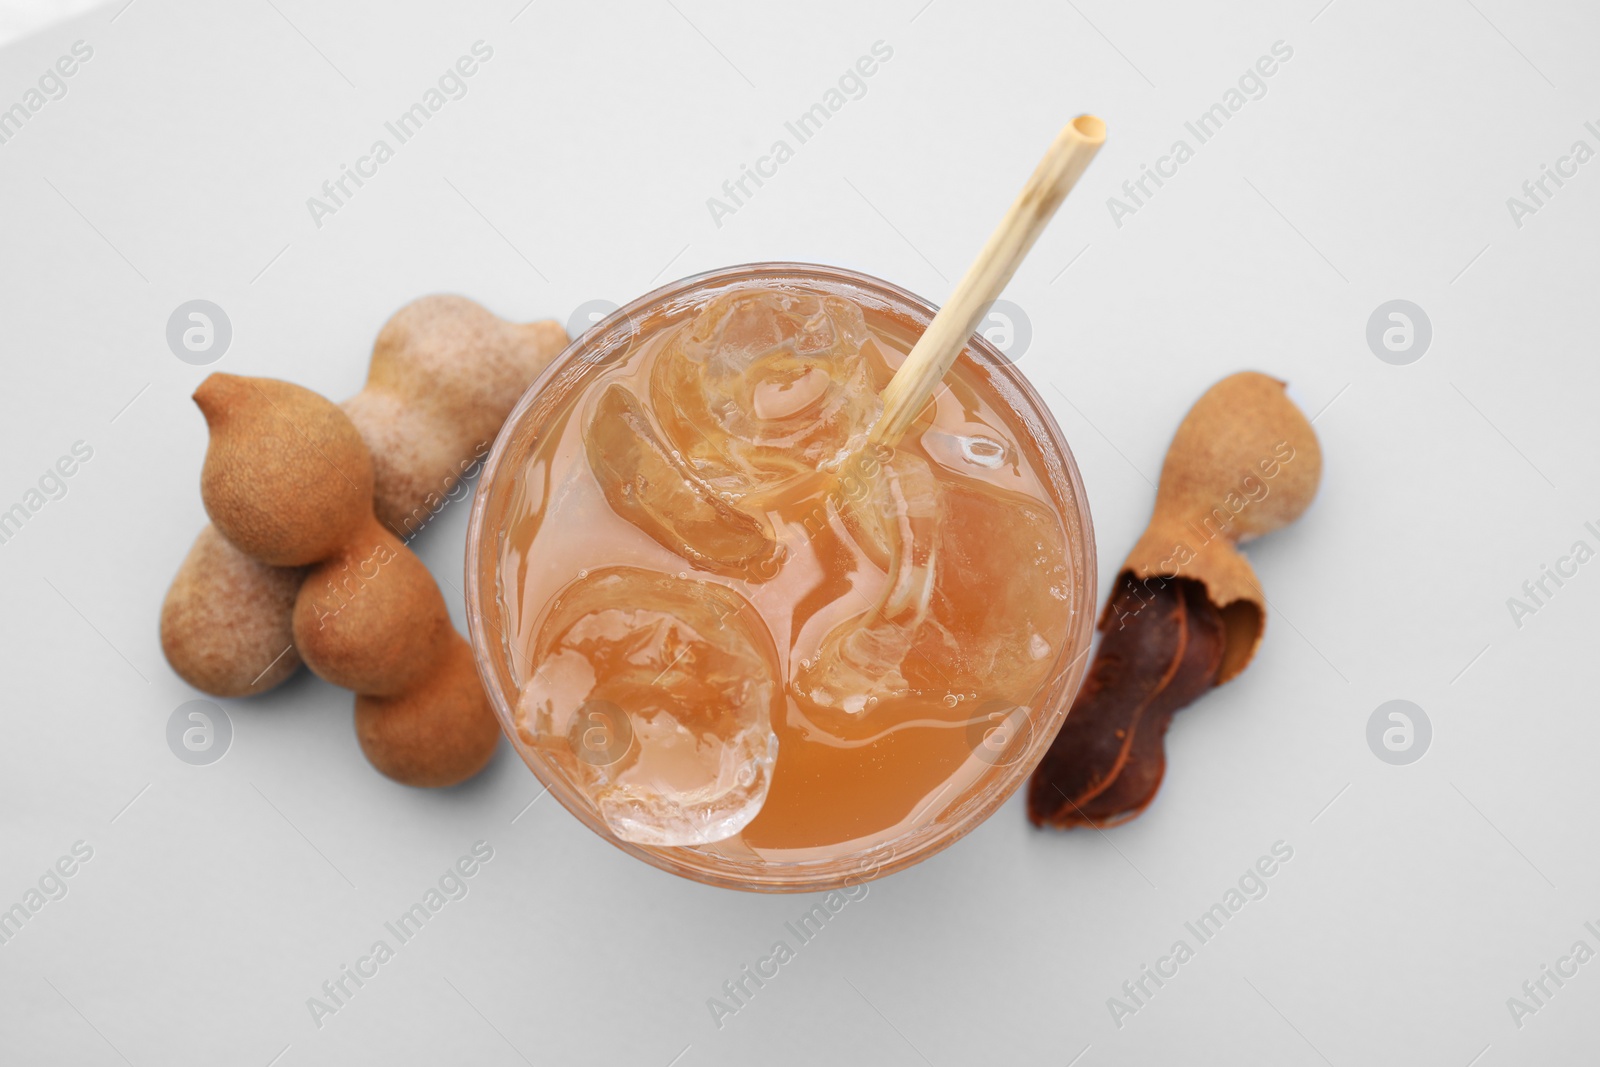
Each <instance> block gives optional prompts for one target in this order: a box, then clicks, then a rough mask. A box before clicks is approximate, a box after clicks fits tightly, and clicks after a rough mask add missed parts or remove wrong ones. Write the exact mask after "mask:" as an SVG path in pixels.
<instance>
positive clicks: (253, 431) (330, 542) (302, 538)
mask: <svg viewBox="0 0 1600 1067" xmlns="http://www.w3.org/2000/svg"><path fill="white" fill-rule="evenodd" d="M194 400H195V403H196V404H197V405H199V407H200V411H201V413H202V414H204V415H205V418H206V424H207V426H208V427H209V428H210V430H211V443H210V446H209V447H208V449H207V450H206V461H205V466H204V468H203V470H202V472H201V477H200V493H201V496H202V498H203V499H204V500H205V505H206V512H207V514H209V515H210V516H211V522H212V525H213V526H215V527H216V529H217V531H218V532H219V533H220V534H222V536H224V537H226V538H227V539H228V541H229V542H230V543H232V544H233V545H234V546H235V547H236V548H238V549H239V550H240V551H242V552H244V553H245V554H246V555H248V556H251V557H252V558H254V559H257V560H259V561H261V562H263V563H268V564H271V565H273V566H279V567H306V568H308V569H307V571H306V574H305V580H304V581H303V582H302V584H301V586H300V589H299V592H298V593H297V594H296V596H295V600H294V607H293V612H292V616H291V619H292V621H291V627H292V631H293V636H294V645H295V648H296V649H298V650H299V653H300V657H301V658H302V659H303V660H304V661H305V663H306V665H307V666H309V667H310V668H311V670H312V671H313V672H315V673H316V674H317V675H318V676H319V677H321V678H324V679H326V680H327V681H330V682H332V683H333V684H335V685H338V686H342V687H344V688H346V689H351V690H354V691H355V692H356V694H357V696H356V734H357V737H358V738H359V739H360V742H361V748H362V751H363V752H365V753H366V756H367V758H368V759H369V760H370V761H371V762H372V764H373V765H374V766H375V767H377V768H378V769H379V770H380V771H382V772H383V773H384V774H387V775H389V776H390V777H391V778H395V779H397V780H400V781H403V782H406V783H408V784H412V785H423V786H443V785H452V784H454V783H456V782H459V781H462V780H464V779H466V778H469V777H471V776H472V775H473V774H476V773H477V772H478V771H479V770H480V769H482V767H483V765H484V764H485V763H487V762H488V760H489V757H490V756H491V755H492V754H493V753H494V748H495V743H496V742H497V741H498V739H499V735H500V730H499V724H498V723H497V721H496V720H495V717H494V714H493V713H492V712H491V711H490V709H489V706H488V702H487V700H486V698H485V696H484V694H483V690H482V688H481V686H480V685H479V683H478V677H477V669H476V666H475V664H474V662H473V658H472V652H471V650H470V649H469V648H468V646H467V643H466V641H465V640H464V639H463V638H462V637H461V635H460V634H458V633H456V631H455V629H454V628H453V627H452V626H451V625H450V615H449V612H448V610H447V609H446V607H445V602H444V597H443V596H442V595H440V593H439V587H438V586H437V585H436V584H435V583H434V581H433V576H432V575H431V574H429V573H428V569H427V568H426V567H425V566H423V564H422V561H421V560H419V559H418V558H417V557H416V556H415V555H414V554H413V553H412V552H411V550H410V549H408V548H406V546H405V545H404V544H403V543H402V542H401V541H400V539H399V538H398V537H396V536H395V535H394V534H393V533H391V532H390V531H389V530H387V529H385V528H384V527H383V525H382V524H381V523H379V522H378V519H377V515H376V514H375V513H374V511H373V506H372V487H373V482H374V478H375V474H374V469H373V462H372V456H371V453H370V452H369V451H368V449H367V446H366V444H365V443H364V442H363V441H362V440H361V435H360V433H359V432H357V430H356V428H355V425H354V424H353V423H352V422H351V421H350V419H349V417H348V416H346V415H345V414H344V412H342V411H340V410H339V408H338V407H337V406H336V405H334V404H333V403H332V402H331V401H329V400H326V399H324V398H322V397H320V396H318V395H317V394H316V393H313V392H312V391H311V390H309V389H304V388H302V387H300V386H298V385H292V384H290V383H288V382H281V381H276V380H274V379H271V378H244V377H238V376H236V375H232V374H213V375H211V376H210V377H209V378H207V379H206V380H205V381H204V382H202V383H201V385H200V388H199V389H197V390H196V391H195V394H194Z"/></svg>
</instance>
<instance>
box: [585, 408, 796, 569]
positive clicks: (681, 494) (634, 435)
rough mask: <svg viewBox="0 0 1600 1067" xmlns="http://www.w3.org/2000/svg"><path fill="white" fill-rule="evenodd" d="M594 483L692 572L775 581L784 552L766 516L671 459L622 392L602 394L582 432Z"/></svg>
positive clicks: (640, 411) (618, 510) (614, 506)
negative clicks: (734, 500) (721, 494)
mask: <svg viewBox="0 0 1600 1067" xmlns="http://www.w3.org/2000/svg"><path fill="white" fill-rule="evenodd" d="M584 449H585V451H586V452H587V454H588V458H589V467H590V469H591V470H592V471H593V472H594V476H595V480H596V481H597V482H599V483H600V488H601V490H602V491H603V492H604V493H605V497H606V500H607V501H608V502H609V503H610V504H611V508H612V510H613V511H615V512H616V513H617V514H618V515H621V516H622V517H623V518H625V519H627V520H628V521H629V522H631V523H633V524H634V525H635V526H637V527H639V529H641V530H643V531H644V532H645V533H647V534H649V535H650V536H651V537H653V538H655V540H656V541H658V542H659V543H660V544H662V545H663V546H665V547H666V548H668V549H670V550H671V551H673V552H675V553H677V554H678V555H679V556H681V557H683V558H684V559H685V560H687V561H689V562H690V563H693V564H694V565H695V566H697V567H700V568H702V569H704V570H708V571H711V572H712V573H715V574H721V575H725V576H727V577H730V578H741V579H744V580H746V581H750V582H759V581H762V580H764V579H766V578H770V577H772V576H773V575H774V574H776V573H777V567H776V562H777V560H778V558H779V555H780V552H781V548H780V546H779V544H778V541H777V540H776V538H774V537H773V534H772V527H771V525H770V524H769V523H768V522H767V519H766V517H765V516H764V515H753V514H750V513H749V512H746V511H743V510H741V509H740V508H738V507H735V506H733V505H732V504H730V503H728V502H727V501H725V500H723V499H721V498H720V497H718V495H717V494H716V492H714V491H713V490H712V488H711V487H710V486H708V485H707V484H706V483H705V482H704V481H702V480H701V479H700V477H699V476H698V475H696V474H694V473H693V472H692V471H690V470H688V469H687V468H686V467H685V466H684V464H683V463H682V461H681V460H680V458H679V457H678V456H676V455H674V454H673V453H672V452H669V451H668V450H667V449H666V448H665V447H664V446H663V445H662V443H661V441H660V439H659V438H658V437H657V436H656V433H655V431H654V430H653V429H652V428H651V425H650V420H649V418H648V417H647V416H646V415H645V413H644V411H643V409H642V408H641V407H640V404H639V401H638V399H637V398H636V397H635V396H634V395H633V394H632V393H631V392H629V391H628V389H627V387H625V386H622V385H611V386H610V387H608V388H607V389H606V391H605V392H604V393H602V394H601V396H600V399H599V401H598V402H597V403H596V405H595V408H594V412H593V414H592V415H591V416H590V418H589V422H588V425H587V426H585V428H584Z"/></svg>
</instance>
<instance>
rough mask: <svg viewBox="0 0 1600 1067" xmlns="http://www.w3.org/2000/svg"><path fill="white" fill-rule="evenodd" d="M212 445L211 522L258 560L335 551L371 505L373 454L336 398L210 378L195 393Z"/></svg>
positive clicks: (208, 465)
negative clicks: (329, 399) (335, 404)
mask: <svg viewBox="0 0 1600 1067" xmlns="http://www.w3.org/2000/svg"><path fill="white" fill-rule="evenodd" d="M194 402H195V403H196V404H198V405H199V406H200V411H201V413H202V414H204V415H205V417H206V425H207V426H208V427H209V428H210V430H211V443H210V445H209V446H208V447H207V449H206V461H205V466H204V467H203V468H202V469H201V472H200V495H201V498H202V499H203V500H204V501H205V505H206V513H207V514H208V515H210V516H211V521H212V523H213V524H214V525H215V526H216V528H217V529H218V530H219V531H220V532H221V533H222V535H223V536H224V537H226V538H227V539H228V540H229V541H231V542H233V544H234V546H235V547H237V548H238V549H240V550H241V551H243V552H245V553H246V554H248V555H250V556H253V557H255V558H256V559H258V560H260V561H261V562H263V563H270V564H273V565H274V566H279V567H298V566H303V565H305V564H308V563H315V562H316V561H317V560H320V559H326V558H327V557H328V556H331V555H332V554H333V553H334V552H335V551H337V550H338V549H339V547H340V546H342V545H343V544H344V543H345V542H346V541H347V540H349V538H350V535H351V533H353V532H354V531H355V529H356V527H358V526H359V525H360V524H361V522H362V520H363V518H364V517H365V516H366V515H368V514H370V512H371V509H372V484H373V475H372V458H371V456H370V455H369V454H368V453H367V448H366V445H364V444H363V443H362V441H361V435H360V434H359V433H357V432H356V428H355V427H354V426H352V425H351V424H350V420H349V419H348V418H346V417H345V415H344V413H343V412H342V411H340V410H339V409H338V408H337V407H335V406H334V405H333V404H331V403H329V402H328V401H327V400H324V399H323V398H322V397H320V396H318V395H317V394H316V393H313V392H312V391H311V390H309V389H303V388H301V387H300V386H298V385H292V384H290V383H289V382H280V381H277V380H276V379H272V378H243V377H240V376H238V375H234V374H220V373H219V374H212V375H211V376H210V377H208V378H207V379H206V380H205V381H203V382H201V383H200V388H199V389H196V390H195V393H194Z"/></svg>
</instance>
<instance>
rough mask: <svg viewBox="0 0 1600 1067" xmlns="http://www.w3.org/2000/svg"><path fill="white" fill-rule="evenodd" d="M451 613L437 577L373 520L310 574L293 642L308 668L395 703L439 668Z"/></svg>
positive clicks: (296, 614)
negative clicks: (437, 663)
mask: <svg viewBox="0 0 1600 1067" xmlns="http://www.w3.org/2000/svg"><path fill="white" fill-rule="evenodd" d="M451 632H452V631H451V627H450V613H449V610H448V609H447V608H446V607H445V603H444V597H443V596H442V595H441V594H440V592H439V586H438V585H437V584H436V583H435V582H434V580H433V575H431V574H429V573H428V568H427V567H426V566H424V565H423V563H422V561H421V560H420V559H418V558H417V557H416V555H415V553H413V552H412V551H411V550H410V549H408V548H406V547H405V545H403V544H402V543H401V542H400V540H399V538H397V537H395V536H394V534H392V533H390V532H389V531H388V530H385V529H384V528H383V527H382V526H380V525H378V521H377V520H376V519H375V518H373V517H372V516H371V515H370V514H369V515H368V517H367V521H366V522H365V523H364V524H363V525H362V526H361V528H360V529H359V530H358V531H357V532H356V533H355V534H353V535H352V536H351V538H350V540H349V541H348V542H347V543H346V544H344V545H343V546H341V547H340V548H339V550H338V551H337V552H335V553H334V554H333V555H332V556H329V557H328V558H327V559H325V560H323V561H322V562H321V563H318V564H315V565H313V566H312V567H311V569H310V570H309V571H307V572H306V576H305V580H304V582H303V583H302V584H301V586H300V591H299V596H298V598H297V599H296V600H295V604H294V642H295V645H296V646H297V647H298V648H299V650H300V656H301V658H302V659H304V660H305V663H306V666H308V667H310V668H311V670H312V672H313V673H315V674H316V675H317V676H318V677H319V678H322V679H323V680H325V681H329V682H332V683H333V684H334V685H337V686H340V687H342V688H344V689H350V690H353V691H355V692H357V693H369V694H375V695H385V696H388V695H393V694H396V693H400V692H403V691H404V690H406V689H409V688H410V687H412V686H413V685H415V684H416V682H417V680H418V679H419V678H421V677H422V676H424V675H425V674H427V673H428V672H429V671H430V670H432V669H433V668H434V665H435V661H436V660H437V659H438V657H439V655H440V649H441V647H442V644H443V642H444V640H445V636H446V635H447V634H449V633H451Z"/></svg>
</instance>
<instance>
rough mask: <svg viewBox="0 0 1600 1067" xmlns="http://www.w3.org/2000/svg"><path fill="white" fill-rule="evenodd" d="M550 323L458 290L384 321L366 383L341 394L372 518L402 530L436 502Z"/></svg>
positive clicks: (496, 416)
mask: <svg viewBox="0 0 1600 1067" xmlns="http://www.w3.org/2000/svg"><path fill="white" fill-rule="evenodd" d="M566 347H567V332H566V330H565V329H563V328H562V326H561V324H560V323H557V322H554V321H552V320H549V319H545V320H542V321H538V322H529V323H517V322H508V321H506V320H505V319H502V318H500V317H499V316H497V315H495V314H493V313H492V312H490V311H489V310H488V309H486V308H484V307H483V306H482V305H480V304H477V303H475V302H474V301H471V300H468V299H467V298H466V297H463V296H451V295H443V294H440V295H434V296H425V297H422V298H421V299H419V300H414V301H412V302H411V303H409V304H407V305H406V306H405V307H403V308H401V309H400V310H399V311H397V312H395V313H394V315H393V317H391V318H390V319H389V321H388V322H387V323H385V324H384V327H383V329H382V330H381V331H380V332H379V334H378V339H377V341H376V342H375V343H374V344H373V346H372V362H371V364H370V365H369V368H368V371H367V381H366V385H365V386H364V387H363V388H362V390H361V392H359V393H357V394H356V395H355V396H353V397H351V398H350V399H349V400H346V401H345V402H344V405H343V407H344V410H345V413H346V414H347V415H349V416H350V421H351V422H353V423H355V426H356V429H357V430H359V431H360V433H361V436H362V438H363V439H364V440H365V441H366V443H367V447H368V449H370V450H371V452H372V456H373V464H374V467H375V470H376V474H377V492H376V496H375V498H374V506H375V510H376V512H377V515H378V521H379V522H381V523H383V525H384V526H385V527H387V528H388V529H389V530H390V531H391V532H393V533H394V534H396V535H397V536H399V537H401V538H409V537H410V536H411V535H412V534H414V533H415V532H416V531H417V530H418V529H420V528H421V527H422V526H423V525H424V524H425V523H426V522H427V521H428V519H429V518H430V517H431V516H432V514H433V513H434V512H435V511H437V510H438V509H439V507H441V506H442V504H443V501H444V499H445V497H446V496H447V494H449V493H450V491H451V490H452V489H454V487H455V486H456V484H457V483H458V482H459V481H460V480H461V479H462V477H463V476H464V475H465V474H466V473H467V472H468V470H469V469H470V468H471V466H472V464H473V463H474V462H475V461H478V460H482V459H483V458H484V456H486V455H487V454H488V451H489V446H490V445H491V444H493V443H494V439H495V436H496V435H497V434H498V433H499V432H500V425H501V423H503V422H505V419H506V416H507V415H509V414H510V413H511V409H512V408H513V407H514V406H515V405H516V402H517V400H518V399H520V398H521V396H522V394H523V392H525V391H526V390H527V388H528V387H529V386H530V385H532V384H533V380H534V379H535V378H536V377H538V375H539V372H540V371H542V370H544V368H545V367H546V366H547V365H548V364H549V363H550V361H551V360H552V359H554V358H555V357H556V356H557V355H558V354H559V353H560V352H561V350H562V349H564V348H566Z"/></svg>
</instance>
